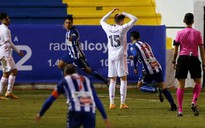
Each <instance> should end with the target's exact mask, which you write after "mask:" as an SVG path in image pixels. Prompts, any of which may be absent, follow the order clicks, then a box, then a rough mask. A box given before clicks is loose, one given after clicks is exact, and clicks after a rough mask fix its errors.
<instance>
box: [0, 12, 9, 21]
mask: <svg viewBox="0 0 205 128" xmlns="http://www.w3.org/2000/svg"><path fill="white" fill-rule="evenodd" d="M7 17H8V15H7V14H6V13H4V12H3V13H0V20H3V19H6V18H7Z"/></svg>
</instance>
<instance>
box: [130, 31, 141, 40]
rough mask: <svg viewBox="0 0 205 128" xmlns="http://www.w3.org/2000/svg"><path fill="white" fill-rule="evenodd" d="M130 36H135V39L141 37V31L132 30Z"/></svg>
mask: <svg viewBox="0 0 205 128" xmlns="http://www.w3.org/2000/svg"><path fill="white" fill-rule="evenodd" d="M130 36H131V37H133V38H134V39H135V40H137V39H139V38H140V33H139V32H138V31H132V32H131V33H130Z"/></svg>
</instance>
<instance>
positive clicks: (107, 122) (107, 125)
mask: <svg viewBox="0 0 205 128" xmlns="http://www.w3.org/2000/svg"><path fill="white" fill-rule="evenodd" d="M105 127H106V128H111V126H110V122H109V121H108V120H107V119H106V120H105Z"/></svg>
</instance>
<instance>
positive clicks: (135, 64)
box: [130, 46, 138, 69]
mask: <svg viewBox="0 0 205 128" xmlns="http://www.w3.org/2000/svg"><path fill="white" fill-rule="evenodd" d="M130 51H131V53H132V55H133V56H134V58H133V63H134V68H135V69H137V67H138V63H137V62H138V52H137V50H136V49H135V48H134V47H133V46H131V47H130Z"/></svg>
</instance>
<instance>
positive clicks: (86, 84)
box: [35, 64, 110, 128]
mask: <svg viewBox="0 0 205 128" xmlns="http://www.w3.org/2000/svg"><path fill="white" fill-rule="evenodd" d="M64 75H65V77H64V79H63V80H61V81H60V82H59V83H58V85H57V86H56V89H54V91H53V92H52V95H51V96H50V97H49V98H48V99H47V100H46V101H45V103H44V105H43V107H42V109H41V111H40V112H39V113H38V114H37V115H36V118H35V119H36V121H37V122H39V121H40V119H41V117H42V116H43V115H44V113H45V112H46V111H47V110H48V109H49V107H50V106H51V105H52V103H53V102H54V101H55V100H56V98H57V97H58V96H59V95H60V94H64V95H65V97H66V99H67V104H68V110H69V112H68V117H67V118H68V119H67V121H68V122H67V128H80V127H81V126H83V127H84V128H95V109H96V108H95V107H96V106H97V108H98V109H99V111H100V112H101V114H102V116H103V118H104V121H105V124H106V127H107V128H109V127H110V126H109V122H108V120H107V115H106V113H105V110H104V108H103V105H102V103H101V101H100V99H99V98H98V96H97V94H96V92H95V89H94V87H93V84H92V82H91V81H90V80H89V79H88V78H87V77H85V76H81V75H79V74H78V73H77V72H76V69H75V67H74V66H73V65H72V64H69V65H67V66H65V68H64Z"/></svg>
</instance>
